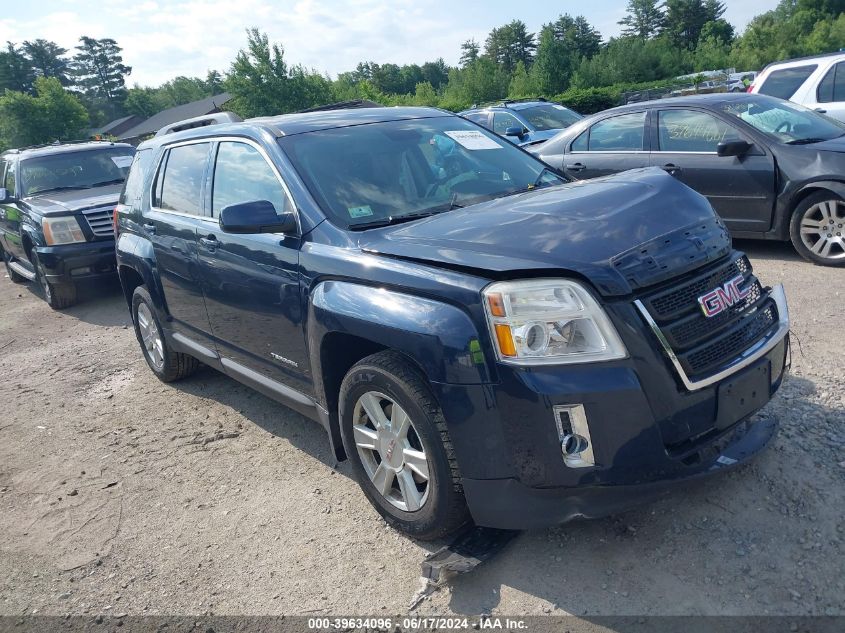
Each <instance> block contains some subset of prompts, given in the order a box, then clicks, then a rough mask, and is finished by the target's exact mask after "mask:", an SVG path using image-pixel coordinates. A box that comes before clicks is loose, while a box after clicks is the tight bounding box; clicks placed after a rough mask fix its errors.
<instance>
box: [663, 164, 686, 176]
mask: <svg viewBox="0 0 845 633" xmlns="http://www.w3.org/2000/svg"><path fill="white" fill-rule="evenodd" d="M661 169H662V170H663V171H665V172H668V173H670V174H672V175H673V176H674V175H675V174H679V173H681V168H680V167H678V166H677V165H674V164H672V163H666V164H665V165H663V167H661Z"/></svg>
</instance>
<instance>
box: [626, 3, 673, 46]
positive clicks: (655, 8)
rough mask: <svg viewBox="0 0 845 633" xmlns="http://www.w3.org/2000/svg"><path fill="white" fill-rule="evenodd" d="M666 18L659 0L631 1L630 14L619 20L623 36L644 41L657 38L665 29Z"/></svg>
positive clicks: (629, 5)
mask: <svg viewBox="0 0 845 633" xmlns="http://www.w3.org/2000/svg"><path fill="white" fill-rule="evenodd" d="M663 23H664V16H663V11H661V9H660V6H659V4H658V2H657V0H629V1H628V14H627V15H626V16H625V17H624V18H622V19H621V20H619V22H618V24H620V25H622V26H624V27H625V28H624V29H622V34H623V35H633V36H635V37H640V38H642V39H644V40H647V39H649V38H652V37H655V36H656V35H657V34H658V33H660V31H661V29H662V28H663Z"/></svg>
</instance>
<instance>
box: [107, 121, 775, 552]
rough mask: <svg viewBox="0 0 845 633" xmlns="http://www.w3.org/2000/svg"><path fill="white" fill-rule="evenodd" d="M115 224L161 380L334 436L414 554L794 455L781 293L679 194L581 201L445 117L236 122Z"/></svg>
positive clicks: (191, 129) (168, 166)
mask: <svg viewBox="0 0 845 633" xmlns="http://www.w3.org/2000/svg"><path fill="white" fill-rule="evenodd" d="M667 210H671V212H667ZM116 214H117V227H116V228H117V231H118V237H117V242H116V246H117V261H118V272H119V275H120V279H121V282H122V285H123V290H124V293H125V296H126V301H127V303H128V304H129V307H130V310H131V314H132V319H133V322H134V324H135V333H136V335H137V338H138V341H139V343H140V345H141V350H142V352H143V355H144V357H145V359H146V361H147V363H148V364H149V366H150V368H151V370H152V371H153V372H154V373H155V374H156V376H158V377H159V378H160V379H161V380H163V381H165V382H169V381H173V380H177V379H180V378H184V377H185V376H187V375H189V374H190V373H191V372H192V371H194V369H196V367H197V366H198V364H199V363H204V364H206V365H209V366H211V367H214V368H216V369H217V370H219V371H221V372H224V373H225V374H227V375H229V376H231V377H232V378H235V379H236V380H239V381H241V382H243V383H245V384H247V385H250V386H251V387H253V388H255V389H256V390H258V391H260V392H261V393H264V394H266V395H267V396H269V397H270V398H273V399H275V400H277V401H279V402H281V403H284V404H286V405H287V406H289V407H291V408H293V409H295V410H296V411H299V412H300V413H302V414H304V415H306V416H308V417H310V418H313V419H314V420H316V421H318V422H319V423H321V424H322V425H323V426H324V427H325V429H326V431H327V433H328V438H329V441H330V442H331V444H332V447H333V449H334V452H335V454H336V456H337V458H338V460H342V459H350V460H351V462H352V467H353V471H354V473H355V475H356V477H357V479H358V481H359V483H360V485H361V488H362V489H363V491H364V493H365V494H366V496H367V497H368V498H369V500H370V501H371V502H372V504H373V505H374V506H375V507H376V509H377V510H378V511H379V512H380V513H381V514H382V515H383V516H384V517H385V519H387V520H388V521H389V522H390V523H391V524H393V525H394V526H396V527H397V528H399V529H401V530H403V531H405V532H406V533H408V534H410V535H412V536H414V537H416V538H420V539H432V538H437V537H442V536H445V535H447V534H449V533H452V532H454V531H455V530H457V529H458V528H460V527H461V526H462V525H463V524H465V523H467V522H469V521H474V522H475V523H476V524H478V525H484V526H493V527H500V528H513V529H520V528H529V527H537V526H544V525H550V524H554V523H559V522H562V521H566V520H569V519H572V518H574V517H580V516H583V517H597V516H601V515H605V514H607V513H610V512H614V511H616V510H619V509H621V508H624V507H626V506H629V505H631V504H638V503H641V502H642V501H643V499H646V498H648V497H650V496H653V495H655V494H657V493H660V492H662V491H663V490H664V489H666V488H667V487H669V486H670V485H672V484H675V483H677V482H681V481H686V480H690V479H694V478H697V477H700V476H704V475H707V474H710V473H715V472H719V471H723V470H726V469H729V468H731V467H733V466H736V465H738V464H741V463H743V462H744V461H746V460H747V459H749V458H750V457H751V456H752V455H754V454H755V453H757V452H758V451H759V450H761V449H762V448H763V447H764V446H765V445H766V443H767V442H768V440H769V439H770V438H771V437H772V435H773V434H774V432H775V428H776V420H774V419H772V418H767V417H760V416H755V415H754V414H755V412H756V411H758V410H759V409H760V408H761V407H762V406H763V405H765V404H766V402H768V401H769V399H770V398H771V397H772V395H773V394H774V393H775V391H776V390H777V389H778V387H779V386H780V384H781V382H782V381H783V379H784V376H785V373H786V368H787V365H788V345H789V339H788V331H789V317H788V313H787V306H786V300H785V298H784V293H783V290H782V288H781V287H779V286H778V287H774V288H770V287H766V286H764V285H763V284H762V283H761V282H760V281H759V280H758V279H757V278H756V277H755V276H754V274H753V272H752V270H751V265H750V264H749V261H748V259H747V258H746V257H745V256H744V255H743V254H742V253H739V252H737V251H735V250H733V249H732V247H731V241H730V238H729V237H728V234H727V232H726V230H725V227H724V225H723V224H722V223H721V221H720V220H719V219H718V218H717V217H716V215H715V214H714V213H713V210H712V208H711V207H710V205H709V204H708V202H707V201H706V199H705V198H703V197H702V196H700V195H698V194H697V193H694V192H693V191H692V190H691V189H689V188H687V187H686V186H684V185H683V184H681V183H679V182H678V181H676V180H675V179H673V178H672V177H671V176H669V175H668V174H666V173H665V172H663V171H662V170H660V169H656V168H654V169H642V170H636V171H629V172H625V173H622V174H619V175H616V176H612V177H608V178H604V179H597V180H593V181H590V182H587V183H575V184H571V183H566V182H564V181H562V179H561V178H559V177H558V176H557V175H555V174H554V173H553V172H551V171H550V170H549V169H548V168H547V167H545V166H544V164H543V163H541V162H539V161H538V160H536V159H535V158H533V157H532V156H530V155H529V154H527V153H526V152H524V151H522V150H521V149H519V148H517V147H515V146H514V145H512V144H510V143H508V142H507V141H505V140H503V139H501V138H499V137H497V136H496V135H494V134H493V133H491V132H488V131H487V130H485V129H484V128H482V127H480V126H478V125H476V124H474V123H472V122H470V121H467V120H465V119H463V118H460V117H457V116H454V115H452V114H450V113H447V112H443V111H440V110H435V109H429V108H372V109H361V110H350V109H335V110H326V111H317V112H309V113H302V114H293V115H285V116H278V117H272V118H262V119H252V120H247V121H241V120H240V119H238V118H237V117H235V116H234V115H226V114H224V115H213V116H212V117H211V118H209V117H205V118H199V119H197V120H192V121H187V122H182V123H181V124H178V125H175V126H172V127H169V128H165V129H162V130H161V131H160V132H159V133H158V134H157V135H156V136H155V137H154V138H153V139H151V140H149V141H147V142H145V143H143V144H142V145H141V146H140V147H139V148H138V152H137V154H136V155H135V158H134V162H133V164H132V167H131V170H130V174H129V177H128V179H127V182H126V185H125V189H124V192H123V195H122V198H121V203H120V204H119V205H118V207H117V210H116Z"/></svg>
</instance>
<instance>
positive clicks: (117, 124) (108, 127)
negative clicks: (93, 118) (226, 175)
mask: <svg viewBox="0 0 845 633" xmlns="http://www.w3.org/2000/svg"><path fill="white" fill-rule="evenodd" d="M141 121H143V119H142V118H141V117H139V116H138V115H137V114H130V115H129V116H122V117H120V118H119V119H115V120H114V121H109V122H108V123H106V124H105V125H104V126H103V127H101V128H96V129H93V130H91V136H96V135H100V136H106V135H111V136H117V135H118V134H120V133H122V132H124V131H126V130H128V129H129V128H130V127H132V126H134V125H138V124H139V123H141Z"/></svg>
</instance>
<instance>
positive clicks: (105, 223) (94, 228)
mask: <svg viewBox="0 0 845 633" xmlns="http://www.w3.org/2000/svg"><path fill="white" fill-rule="evenodd" d="M112 211H113V209H112V208H111V207H107V208H105V209H89V210H88V211H83V212H82V213H83V215H85V219H86V220H88V226H90V227H91V232H93V233H94V235H96V236H97V237H112V236H113V235H114V224H113V216H112Z"/></svg>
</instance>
